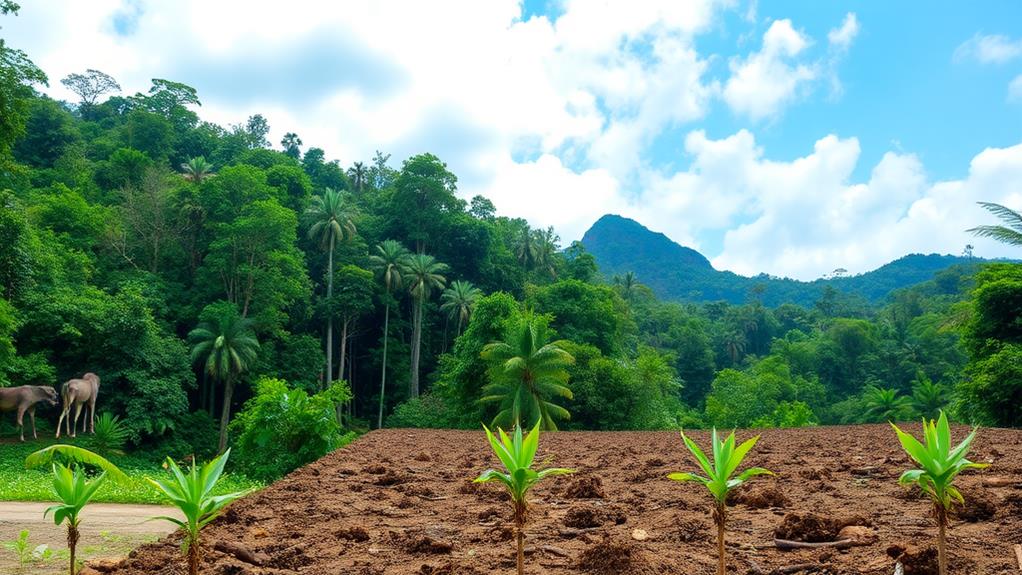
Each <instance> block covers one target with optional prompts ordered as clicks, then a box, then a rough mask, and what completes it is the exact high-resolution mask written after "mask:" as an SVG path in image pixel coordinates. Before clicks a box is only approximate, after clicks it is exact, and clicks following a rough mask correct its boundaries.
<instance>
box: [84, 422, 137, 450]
mask: <svg viewBox="0 0 1022 575" xmlns="http://www.w3.org/2000/svg"><path fill="white" fill-rule="evenodd" d="M127 441H128V430H127V429H125V428H124V425H123V424H122V423H121V418H120V417H118V416H116V415H112V414H111V413H110V412H109V411H105V412H103V414H102V415H100V416H99V417H98V418H96V430H95V434H94V435H93V436H92V437H91V438H90V440H89V443H90V444H91V447H92V450H93V451H95V452H96V453H98V454H100V455H110V454H121V453H124V444H125V443H126V442H127Z"/></svg>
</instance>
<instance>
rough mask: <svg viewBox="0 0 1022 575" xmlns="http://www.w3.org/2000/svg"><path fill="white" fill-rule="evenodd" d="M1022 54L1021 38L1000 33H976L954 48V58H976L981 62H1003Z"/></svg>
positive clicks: (958, 59) (959, 59)
mask: <svg viewBox="0 0 1022 575" xmlns="http://www.w3.org/2000/svg"><path fill="white" fill-rule="evenodd" d="M1020 56H1022V39H1018V40H1013V39H1011V38H1009V37H1008V36H1004V35H1002V34H989V35H983V34H976V35H975V36H973V37H972V38H969V39H968V40H966V41H965V42H963V43H962V44H961V45H959V46H958V48H956V49H955V54H954V59H955V60H956V61H961V60H976V61H978V62H980V63H982V64H1003V63H1005V62H1009V61H1011V60H1014V59H1015V58H1018V57H1020Z"/></svg>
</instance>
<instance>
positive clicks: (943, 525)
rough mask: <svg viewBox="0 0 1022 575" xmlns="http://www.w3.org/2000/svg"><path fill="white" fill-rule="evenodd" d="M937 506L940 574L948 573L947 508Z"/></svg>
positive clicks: (938, 564) (938, 504)
mask: <svg viewBox="0 0 1022 575" xmlns="http://www.w3.org/2000/svg"><path fill="white" fill-rule="evenodd" d="M935 505H936V506H937V509H936V513H937V529H938V532H937V569H938V571H939V573H940V575H947V509H945V508H944V506H943V505H941V504H940V503H936V504H935Z"/></svg>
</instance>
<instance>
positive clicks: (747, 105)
mask: <svg viewBox="0 0 1022 575" xmlns="http://www.w3.org/2000/svg"><path fill="white" fill-rule="evenodd" d="M811 42H812V40H811V39H810V38H809V37H808V36H807V35H805V34H803V33H802V32H800V31H798V30H796V29H795V27H794V26H793V25H792V23H791V20H775V21H774V22H773V23H772V24H771V25H770V28H769V29H768V30H767V31H766V33H765V34H763V46H762V48H761V49H760V51H759V52H753V53H752V54H749V55H748V56H747V57H745V58H734V59H732V61H731V63H730V67H731V77H730V78H729V79H728V81H727V84H726V85H725V86H724V100H725V101H726V102H727V103H728V105H729V106H731V109H733V110H734V111H735V112H737V113H739V114H742V115H745V116H748V117H749V118H751V119H753V120H761V119H764V118H768V117H771V116H775V115H777V114H778V113H779V112H780V111H781V109H782V108H783V106H784V105H785V104H787V103H789V102H791V101H792V100H794V99H795V98H796V97H798V95H799V90H800V89H802V88H804V87H805V86H806V85H807V84H808V83H809V82H810V81H812V80H813V79H815V78H816V77H817V75H818V71H817V70H816V69H815V67H814V66H812V65H808V64H804V63H800V62H798V61H796V60H795V59H796V57H797V56H799V55H800V54H802V53H803V52H804V51H805V50H806V49H807V48H808V47H809V45H810V44H811Z"/></svg>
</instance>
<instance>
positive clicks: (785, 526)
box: [774, 513, 869, 543]
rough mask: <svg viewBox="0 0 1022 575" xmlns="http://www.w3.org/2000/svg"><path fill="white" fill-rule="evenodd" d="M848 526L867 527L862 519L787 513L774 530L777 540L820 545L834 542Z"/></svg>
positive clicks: (867, 522)
mask: <svg viewBox="0 0 1022 575" xmlns="http://www.w3.org/2000/svg"><path fill="white" fill-rule="evenodd" d="M848 525H867V526H868V525H869V521H867V520H865V519H864V518H862V517H845V518H835V517H829V516H825V515H820V514H817V513H788V514H787V515H785V516H784V519H783V520H782V521H781V524H780V525H778V526H777V529H775V530H774V536H775V537H777V538H778V539H788V540H790V541H805V542H806V543H821V542H824V541H836V540H837V538H838V537H837V535H838V533H839V532H840V531H841V529H842V528H844V527H846V526H848Z"/></svg>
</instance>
